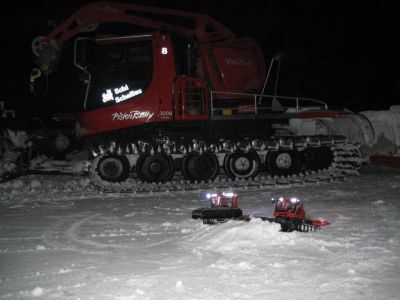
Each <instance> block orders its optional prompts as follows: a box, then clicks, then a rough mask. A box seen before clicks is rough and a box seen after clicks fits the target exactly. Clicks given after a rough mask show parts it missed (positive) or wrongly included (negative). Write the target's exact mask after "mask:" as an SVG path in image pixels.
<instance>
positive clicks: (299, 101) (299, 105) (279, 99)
mask: <svg viewBox="0 0 400 300" xmlns="http://www.w3.org/2000/svg"><path fill="white" fill-rule="evenodd" d="M216 95H224V96H232V98H233V99H238V100H240V98H239V97H243V99H242V100H243V101H245V100H247V102H248V101H249V100H251V99H253V100H254V101H253V103H252V104H248V103H247V105H254V114H258V113H260V112H262V111H266V110H274V109H276V108H277V107H276V106H274V103H279V110H286V109H291V108H292V109H295V110H296V112H299V111H301V110H304V109H306V108H315V107H318V108H320V109H325V110H328V105H327V103H326V102H323V101H321V100H317V99H313V98H306V97H290V96H274V95H262V94H250V93H235V92H222V91H211V95H210V104H211V115H213V114H214V112H217V111H223V110H224V109H227V110H233V111H234V110H239V108H240V107H239V106H241V105H238V106H237V107H218V108H216V107H215V103H216V101H218V103H219V104H221V103H223V102H224V101H225V100H226V98H224V99H217V98H216ZM264 99H269V100H270V102H271V104H270V105H269V106H268V105H266V104H265V102H262V101H260V100H264ZM286 102H289V103H290V105H282V103H283V104H286ZM307 102H308V103H310V105H306V104H307ZM292 103H293V104H292ZM261 104H263V105H261Z"/></svg>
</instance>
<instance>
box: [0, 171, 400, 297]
mask: <svg viewBox="0 0 400 300" xmlns="http://www.w3.org/2000/svg"><path fill="white" fill-rule="evenodd" d="M360 174H361V175H360V176H359V177H351V178H348V179H346V180H345V181H338V182H334V183H329V184H328V183H320V184H318V185H308V186H305V187H294V186H287V187H283V186H280V187H275V188H274V189H271V188H270V189H266V190H261V191H260V190H240V191H237V192H238V193H239V205H240V207H241V208H242V209H244V211H245V212H247V213H249V214H253V215H259V216H271V215H272V205H271V203H270V199H271V197H276V196H281V195H282V196H297V197H300V198H302V199H304V200H305V208H306V211H307V213H308V214H309V215H311V216H313V217H324V218H326V219H328V221H330V222H331V225H330V226H328V227H327V228H324V229H323V230H321V231H319V232H315V233H299V232H292V233H283V232H280V231H279V225H277V224H271V223H268V222H262V221H260V220H257V219H253V220H252V221H251V222H248V223H245V222H239V221H230V222H227V223H224V224H219V225H214V226H209V225H203V224H202V222H201V221H197V220H192V219H191V211H192V210H193V209H196V208H199V207H204V206H208V203H207V202H206V201H205V200H204V197H203V196H204V191H196V192H174V193H163V194H102V193H100V192H98V191H96V190H95V189H94V188H93V187H92V186H91V185H90V183H89V181H88V179H86V178H84V177H77V176H76V177H73V176H72V175H57V176H45V175H40V176H39V175H35V176H34V175H30V176H25V177H21V178H19V179H15V180H13V181H10V182H6V183H3V184H2V185H0V228H1V230H0V299H124V300H127V299H290V298H293V297H294V298H295V299H363V300H364V299H399V297H400V285H399V278H400V266H399V262H400V231H399V228H400V212H399V209H400V201H399V195H400V172H399V170H395V169H387V168H378V167H370V166H369V167H365V168H363V169H362V170H361V171H360ZM289 297H290V298H289Z"/></svg>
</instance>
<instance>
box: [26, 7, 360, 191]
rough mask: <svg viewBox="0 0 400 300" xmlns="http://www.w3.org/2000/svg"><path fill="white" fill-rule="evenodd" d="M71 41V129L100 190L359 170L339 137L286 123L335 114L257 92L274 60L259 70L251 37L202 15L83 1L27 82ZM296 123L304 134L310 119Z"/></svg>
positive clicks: (38, 45)
mask: <svg viewBox="0 0 400 300" xmlns="http://www.w3.org/2000/svg"><path fill="white" fill-rule="evenodd" d="M72 38H74V40H75V42H74V44H73V45H74V47H73V57H74V65H75V66H76V67H77V68H79V69H80V70H81V71H82V78H83V82H84V84H85V88H86V92H85V93H84V95H82V98H83V101H82V103H83V105H82V106H83V110H82V112H80V113H79V114H78V118H77V121H76V133H77V136H78V137H84V141H85V143H79V144H84V145H85V147H87V148H88V150H89V153H90V155H89V157H88V159H89V160H91V168H90V169H91V170H92V171H93V172H91V173H89V175H90V176H91V180H92V182H94V184H95V185H96V186H97V187H99V188H100V189H102V190H108V189H109V187H110V185H109V184H108V183H109V182H113V183H114V182H118V183H119V182H124V181H126V180H127V179H128V178H129V177H130V176H131V174H132V175H133V174H134V175H133V176H137V178H138V179H139V180H140V181H142V182H159V183H166V182H168V181H170V180H171V179H172V178H173V176H174V174H175V172H176V171H177V172H181V174H182V175H183V178H184V179H185V180H188V181H191V182H196V181H197V182H202V181H204V182H208V181H213V180H214V179H215V178H216V177H217V176H218V175H219V174H220V173H221V171H223V172H224V174H225V176H227V177H229V178H230V179H233V180H236V179H246V180H249V179H253V178H255V177H256V176H257V175H258V174H259V173H260V172H263V171H268V172H269V174H270V175H279V176H281V175H283V176H286V175H292V174H297V173H299V172H300V171H307V170H310V171H314V170H323V169H328V168H331V169H332V170H334V169H338V168H339V167H341V166H339V165H338V164H337V163H335V161H334V159H335V160H338V161H342V162H349V164H352V165H354V168H357V167H358V165H359V164H358V162H359V160H357V158H358V156H359V153H358V152H357V151H353V148H351V147H346V149H343V147H344V145H343V144H344V143H345V139H344V138H343V137H342V136H336V135H335V136H334V135H330V134H326V136H322V137H321V136H316V134H315V133H316V132H317V131H316V130H314V132H313V133H310V134H309V133H304V134H303V133H301V134H297V133H295V132H294V130H293V129H292V127H291V124H290V121H291V120H293V118H298V120H297V121H298V123H300V124H302V122H303V121H304V120H303V119H304V118H305V119H307V118H310V119H313V118H315V117H318V118H324V117H326V118H332V117H336V113H334V114H332V112H330V111H328V109H327V105H326V104H325V103H323V102H321V101H317V100H314V99H309V98H297V97H280V96H277V95H266V94H265V87H266V85H267V83H269V82H268V78H269V76H268V75H269V74H270V73H271V72H270V71H271V69H272V68H273V66H274V61H275V58H274V59H272V60H271V64H270V67H269V70H268V73H267V72H266V67H265V65H266V64H265V60H264V56H263V53H262V50H261V48H260V46H259V44H258V43H257V42H256V41H255V40H254V39H252V38H251V37H236V35H235V34H234V33H232V32H231V31H230V30H229V29H227V28H225V27H224V26H223V25H221V24H220V23H219V22H217V21H216V20H214V19H212V18H210V17H209V16H206V15H203V14H198V13H191V12H182V11H177V10H171V9H160V8H152V7H145V6H139V5H132V4H127V3H115V2H98V3H89V4H86V5H84V6H82V8H81V9H79V10H78V11H77V12H76V13H75V14H73V15H72V16H70V17H69V18H67V19H66V20H65V21H64V22H62V23H60V25H58V26H57V27H56V28H55V29H54V30H53V31H51V32H50V33H49V34H48V35H47V36H45V37H43V38H38V39H36V40H35V42H34V44H33V51H34V53H35V54H37V56H38V68H36V69H34V72H33V73H32V75H31V86H32V87H34V84H35V80H36V79H37V78H38V77H40V75H41V73H44V74H45V75H48V74H50V73H52V72H54V71H55V70H56V67H57V62H58V60H59V58H60V55H61V50H62V48H63V47H62V46H63V44H65V43H66V42H67V41H68V40H70V39H72ZM278 73H279V72H277V74H278ZM77 96H78V95H77ZM312 112H314V113H312ZM338 114H340V113H338ZM304 123H305V124H304V126H303V127H304V129H305V130H306V132H308V129H309V128H310V126H309V123H310V122H304ZM314 127H315V128H319V125H318V124H315V126H314ZM318 132H319V131H318ZM318 134H319V133H318ZM309 135H312V136H311V137H310V136H309ZM338 147H341V149H342V150H343V151H337V150H336V149H338ZM335 155H340V157H334V156H335ZM343 165H348V164H346V163H343ZM346 168H347V167H346ZM332 172H333V171H332ZM346 172H347V171H346ZM346 174H347V173H346ZM103 181H106V183H104V182H103ZM114 187H115V189H114ZM119 188H120V186H118V185H115V186H114V185H113V186H112V188H111V190H113V191H118V190H119Z"/></svg>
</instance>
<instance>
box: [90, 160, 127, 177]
mask: <svg viewBox="0 0 400 300" xmlns="http://www.w3.org/2000/svg"><path fill="white" fill-rule="evenodd" d="M129 171H130V165H129V161H128V159H127V158H126V157H125V156H121V155H106V156H104V157H103V158H101V159H100V161H99V164H98V165H97V172H98V174H99V175H100V177H101V178H102V179H104V180H107V181H111V182H120V181H124V180H125V179H127V178H128V176H129Z"/></svg>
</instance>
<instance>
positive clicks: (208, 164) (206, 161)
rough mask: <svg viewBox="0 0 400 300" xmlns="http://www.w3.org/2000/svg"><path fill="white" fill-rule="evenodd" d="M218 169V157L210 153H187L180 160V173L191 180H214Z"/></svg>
mask: <svg viewBox="0 0 400 300" xmlns="http://www.w3.org/2000/svg"><path fill="white" fill-rule="evenodd" d="M218 169H219V164H218V159H217V157H216V156H215V155H214V154H212V153H203V154H198V153H189V154H187V155H185V157H184V158H183V160H182V174H183V176H184V177H185V179H187V180H190V181H192V182H193V181H202V180H203V181H209V180H214V179H215V177H216V176H217V175H218Z"/></svg>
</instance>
